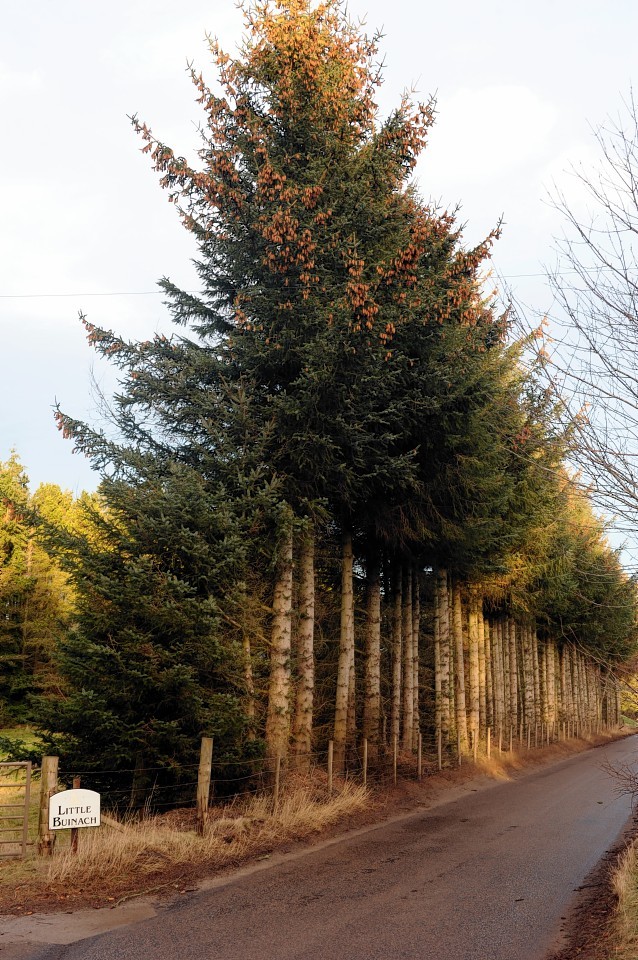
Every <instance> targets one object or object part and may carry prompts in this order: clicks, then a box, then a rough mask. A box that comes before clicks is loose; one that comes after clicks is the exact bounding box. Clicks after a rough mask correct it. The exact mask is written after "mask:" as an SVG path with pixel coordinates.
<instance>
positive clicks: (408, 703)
mask: <svg viewBox="0 0 638 960" xmlns="http://www.w3.org/2000/svg"><path fill="white" fill-rule="evenodd" d="M402 621H403V626H402V636H403V674H402V679H403V729H402V738H401V746H402V747H403V749H404V750H412V740H413V736H414V651H413V649H412V643H413V640H414V631H413V629H412V569H411V567H410V566H409V565H408V564H406V566H405V567H404V570H403V617H402Z"/></svg>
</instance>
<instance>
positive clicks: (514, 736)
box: [7, 719, 611, 854]
mask: <svg viewBox="0 0 638 960" xmlns="http://www.w3.org/2000/svg"><path fill="white" fill-rule="evenodd" d="M610 729H611V724H609V723H606V722H603V721H602V720H600V719H599V720H597V721H590V722H581V723H578V722H576V721H564V722H557V721H554V722H541V723H533V724H527V725H525V724H524V723H521V724H519V725H518V726H516V727H514V726H513V725H508V726H507V727H501V728H496V729H494V730H493V729H492V728H490V727H488V728H487V729H486V730H485V731H484V732H482V733H481V735H480V736H479V735H478V734H476V735H474V734H473V733H472V731H470V732H469V734H468V736H467V738H465V737H463V738H462V737H461V736H460V735H459V734H458V732H457V731H455V730H454V729H453V728H452V729H451V730H448V731H443V730H442V729H441V728H440V727H439V729H438V730H432V729H430V730H426V731H423V732H419V733H417V734H415V736H414V738H413V739H412V738H410V741H409V742H407V743H406V742H405V740H404V741H403V742H402V741H401V740H400V739H399V737H398V736H396V737H390V738H388V739H386V740H382V741H380V742H376V743H375V742H372V741H368V740H366V739H363V740H361V741H359V742H358V743H357V744H356V745H351V746H348V747H346V748H345V749H344V747H343V745H339V747H340V749H339V750H338V751H335V744H334V743H333V742H332V741H329V742H328V743H327V745H325V747H324V748H323V749H321V750H317V751H312V752H308V753H298V752H297V753H290V754H287V755H285V756H284V755H276V756H274V757H273V756H269V757H249V758H237V759H232V758H228V757H223V756H222V757H220V758H219V759H216V758H215V756H214V748H213V747H214V745H213V741H212V739H210V738H203V739H202V741H201V745H200V759H199V762H198V763H189V764H184V765H174V766H172V767H170V768H167V766H165V765H154V766H148V767H144V766H142V765H141V764H137V765H136V766H134V767H127V768H119V769H110V770H95V769H86V770H79V769H71V768H68V769H65V768H59V767H58V759H57V758H56V757H45V758H43V761H42V766H41V768H40V769H39V770H38V769H36V770H35V771H34V774H35V776H36V778H37V777H38V776H39V778H40V780H41V786H40V798H39V801H38V803H39V816H38V841H37V845H38V850H39V852H40V853H43V854H46V853H51V852H52V850H53V846H54V841H55V838H54V837H53V836H52V832H51V830H50V829H49V819H48V807H49V802H50V798H51V797H52V796H55V795H56V794H57V793H59V792H60V791H64V790H66V789H68V788H70V787H71V786H73V787H75V788H78V787H80V786H81V787H82V788H86V787H89V788H92V787H93V786H95V785H96V781H99V780H100V778H102V780H103V781H104V782H105V784H106V785H105V788H104V789H102V790H99V791H98V792H99V795H100V804H101V810H102V811H103V812H104V813H105V816H104V817H103V822H107V823H109V824H110V825H112V826H118V823H119V822H121V820H122V819H124V820H125V821H127V820H130V819H135V818H140V817H145V816H149V815H164V814H166V813H167V812H169V811H172V810H179V811H182V812H183V813H185V814H186V815H187V816H190V817H192V816H193V813H194V815H195V823H196V829H197V832H198V833H201V834H203V833H204V829H205V825H206V823H207V821H208V820H209V818H210V817H211V816H215V815H216V811H215V809H214V808H215V806H216V805H220V808H221V806H223V805H226V806H227V805H228V804H229V803H230V804H231V805H232V804H236V803H241V801H242V799H244V798H246V799H248V798H250V797H254V796H262V797H265V798H266V799H267V800H268V801H269V802H270V803H271V810H272V813H273V814H275V813H276V811H277V808H278V804H279V800H280V796H281V794H282V791H283V790H284V789H285V788H286V786H287V784H288V782H290V783H291V784H292V783H295V782H297V783H298V782H299V781H300V778H305V782H308V783H310V784H312V787H313V791H314V793H315V795H316V796H317V799H320V800H321V799H326V800H328V799H330V797H331V796H333V795H334V794H336V793H337V792H339V791H340V790H341V789H342V788H343V785H344V784H346V783H359V784H362V785H364V786H365V787H372V788H383V789H388V788H390V789H391V788H392V787H398V786H400V785H401V783H402V782H407V781H418V780H422V779H424V778H426V777H429V776H432V775H433V774H435V773H437V772H438V771H440V770H443V769H444V768H447V769H451V768H454V767H458V766H462V765H464V764H477V763H483V762H485V761H486V760H488V761H489V760H490V759H492V758H497V759H498V758H502V757H507V756H508V755H513V754H520V753H521V752H527V751H531V750H535V749H540V748H543V747H547V746H549V745H550V744H552V743H556V742H562V741H567V740H571V739H573V738H578V737H581V738H582V737H590V736H593V735H597V734H602V733H605V732H607V731H609V730H610ZM336 755H337V757H338V759H337V758H336ZM167 771H168V772H169V773H170V775H171V777H173V778H175V779H174V780H173V781H172V782H167V781H166V779H165V778H166V775H167ZM11 773H12V775H13V776H15V773H14V772H11ZM7 775H9V771H8V770H7ZM32 843H35V841H32Z"/></svg>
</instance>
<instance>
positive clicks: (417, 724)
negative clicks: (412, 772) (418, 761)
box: [412, 566, 421, 749]
mask: <svg viewBox="0 0 638 960" xmlns="http://www.w3.org/2000/svg"><path fill="white" fill-rule="evenodd" d="M420 642H421V578H420V576H419V571H418V569H417V567H416V566H413V568H412V656H413V660H412V675H413V696H414V711H413V713H414V727H413V737H412V747H413V749H416V747H417V743H418V737H419V731H420V729H421V716H420V708H419V690H420V689H421V681H420V673H421V671H420V654H419V645H420Z"/></svg>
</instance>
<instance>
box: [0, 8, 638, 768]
mask: <svg viewBox="0 0 638 960" xmlns="http://www.w3.org/2000/svg"><path fill="white" fill-rule="evenodd" d="M245 20H246V33H245V36H244V39H243V43H242V46H241V48H240V52H239V53H238V55H237V56H236V57H232V56H229V55H228V54H226V53H225V52H223V51H222V50H221V49H219V48H218V46H217V44H216V43H215V42H214V41H211V45H210V46H211V55H212V58H213V61H214V64H215V68H216V74H215V76H214V77H213V81H214V85H213V86H208V85H207V82H206V80H205V79H204V77H203V75H201V74H200V73H198V72H197V71H196V70H195V68H193V69H192V71H191V75H192V80H193V83H194V85H195V89H196V92H197V98H198V100H199V103H200V104H201V108H202V111H203V122H202V125H201V128H200V136H201V143H200V146H199V151H198V156H199V162H198V164H197V165H196V166H194V165H191V164H190V163H189V162H188V161H187V160H186V159H185V158H184V157H183V156H181V155H179V154H177V153H175V152H174V151H173V150H172V149H171V148H170V147H169V146H167V145H165V144H164V143H162V142H161V141H160V140H159V139H157V138H156V136H155V135H154V133H153V132H152V131H151V129H150V128H149V127H148V126H147V124H146V123H144V122H142V121H141V120H139V119H138V118H136V117H135V118H133V125H134V127H135V130H136V131H137V133H138V134H139V136H140V138H141V141H142V145H143V150H144V151H145V152H146V153H148V154H149V155H150V159H151V162H152V166H153V168H154V169H155V171H156V172H157V173H158V174H159V179H160V184H161V186H162V187H163V188H164V189H165V190H166V192H167V195H168V199H169V200H170V201H171V202H172V203H173V204H174V205H175V207H176V209H177V211H178V213H179V216H180V217H181V219H182V222H183V224H184V226H185V227H186V229H188V230H189V231H191V232H192V233H193V234H194V236H195V238H196V242H197V249H198V259H197V264H196V265H197V271H198V275H199V279H200V285H201V293H200V294H198V295H195V294H193V293H189V292H186V291H183V290H180V289H179V288H178V287H176V286H175V285H174V284H173V283H171V281H170V280H169V279H166V278H165V279H164V280H162V281H161V286H162V288H163V290H164V293H165V296H166V303H167V307H168V309H169V311H170V313H171V316H172V319H173V320H174V323H175V333H174V335H173V336H172V337H170V338H167V337H164V336H157V337H155V338H154V339H153V340H151V341H148V342H144V343H137V342H129V341H128V340H126V339H125V338H123V337H121V336H119V335H118V334H117V333H115V332H113V331H109V330H105V329H100V328H97V327H96V326H94V325H93V324H92V323H91V322H90V320H89V318H87V317H84V318H83V322H84V325H85V327H86V331H87V334H88V338H89V341H90V342H91V343H92V344H93V346H94V347H95V349H96V351H97V352H98V353H99V354H100V355H102V356H104V357H106V358H108V360H109V361H110V362H111V363H113V364H115V365H116V367H117V368H118V370H119V391H118V393H117V395H116V397H115V398H114V403H113V410H114V413H113V423H112V425H111V426H112V429H111V430H110V431H109V433H108V434H107V433H105V432H102V431H99V430H96V429H93V428H92V427H91V426H90V425H89V424H85V423H82V422H79V421H78V420H76V419H75V418H73V416H72V415H70V414H69V413H66V412H63V411H61V410H58V411H57V413H56V417H57V420H58V424H59V426H60V429H61V431H62V432H63V434H64V435H65V436H66V437H69V438H71V439H72V441H73V443H74V444H75V447H76V448H77V449H78V450H79V451H81V452H82V453H83V454H85V455H86V456H87V457H88V458H90V460H91V461H92V463H93V464H94V466H95V468H96V469H97V470H98V471H99V473H100V476H101V483H100V486H99V489H98V491H97V493H96V494H95V495H91V496H84V497H82V498H80V499H79V500H75V501H74V500H73V498H71V496H70V495H68V494H65V493H64V492H62V491H60V490H58V489H57V488H55V487H52V486H45V487H41V488H40V489H38V490H37V491H35V492H34V493H33V494H31V493H30V492H29V489H28V484H27V481H26V477H25V474H24V471H23V470H22V468H21V466H20V464H19V462H18V460H17V458H16V457H15V456H12V458H11V459H10V460H9V461H8V462H6V463H4V464H1V465H0V498H1V503H2V509H3V518H2V523H1V525H0V607H1V609H2V611H3V617H2V622H1V625H0V658H1V659H2V664H3V670H2V679H1V681H0V682H1V686H0V696H1V698H2V700H1V703H0V710H1V711H2V713H3V718H4V719H5V721H9V720H26V719H28V720H31V721H34V722H35V723H36V724H37V725H38V727H39V729H40V730H41V735H42V737H43V744H44V746H45V748H46V749H47V750H50V751H52V752H55V753H56V754H59V755H60V756H61V757H62V758H63V762H64V763H65V764H66V765H67V768H68V767H69V765H75V766H76V767H78V768H81V769H82V770H84V771H90V770H94V771H96V772H98V771H99V770H106V769H108V770H118V769H127V770H128V769H130V768H131V767H132V766H134V765H136V764H137V765H138V766H140V765H143V766H147V767H150V766H152V767H155V768H158V769H161V770H162V771H164V772H165V776H166V777H167V778H169V779H170V778H171V777H173V778H179V769H180V765H183V764H188V763H191V762H193V760H194V758H196V755H197V750H198V746H199V738H200V737H201V736H202V735H208V736H213V737H214V738H215V744H216V746H215V751H216V757H218V758H219V757H227V758H233V759H236V760H242V759H248V758H258V757H263V759H264V763H265V764H266V765H269V764H272V763H273V761H274V760H275V758H277V757H279V758H281V759H283V760H284V762H287V763H288V764H289V765H290V766H294V767H295V768H297V769H301V770H307V769H308V768H309V766H310V764H311V762H312V760H313V757H314V756H315V755H316V752H317V751H318V750H322V749H324V748H325V746H326V744H327V742H328V741H329V740H331V741H332V742H333V743H334V760H335V767H336V770H337V771H343V770H344V769H346V768H347V767H348V766H349V765H350V764H351V763H352V762H353V758H355V757H356V755H357V750H358V749H359V746H360V744H361V742H362V740H363V739H364V738H365V740H366V741H367V744H368V749H369V751H370V756H371V758H372V759H373V760H374V758H376V757H378V756H379V753H380V752H382V751H383V750H385V749H386V748H387V747H388V745H392V744H394V743H395V742H397V741H398V742H399V743H400V745H401V749H402V750H404V751H406V752H410V751H413V750H414V749H415V748H416V745H417V740H418V737H419V734H421V735H422V736H426V737H427V738H429V740H430V742H431V743H434V742H436V741H437V740H438V741H440V743H441V744H442V749H443V751H444V753H445V754H446V755H450V756H456V754H457V753H459V752H460V753H464V752H468V751H470V750H473V749H475V748H476V744H477V743H479V742H482V741H484V739H485V737H486V735H487V731H488V728H489V730H490V731H491V733H492V735H493V736H499V737H505V738H507V737H509V736H510V735H511V731H512V730H514V731H516V732H517V733H518V734H519V735H522V732H523V731H525V732H527V731H529V730H530V729H531V730H534V729H535V728H537V727H538V726H539V725H543V724H544V725H545V726H547V725H555V724H558V723H568V722H569V723H577V724H583V725H596V724H599V723H601V722H604V723H610V724H615V723H617V722H618V720H619V710H620V707H619V687H618V682H617V675H618V671H619V669H621V668H622V667H623V665H625V664H626V663H627V662H628V661H629V660H630V659H631V657H632V656H633V655H634V653H635V651H636V642H637V634H636V589H635V583H634V582H633V580H632V579H631V578H629V577H628V576H627V574H626V573H625V572H624V571H623V568H622V565H621V562H620V559H619V556H618V553H617V552H616V551H614V550H613V549H612V548H611V547H610V545H609V543H608V541H607V539H606V533H605V526H604V523H603V522H602V521H601V520H600V519H599V518H598V517H597V516H596V514H595V512H594V510H593V508H592V506H591V504H590V502H589V501H588V498H587V495H586V492H584V491H583V490H582V489H581V488H580V485H579V478H578V476H577V475H575V474H574V472H573V471H571V470H570V468H569V454H570V443H571V440H572V434H571V432H570V430H569V427H568V428H567V429H565V427H564V417H562V416H561V417H558V416H556V411H555V409H554V407H553V403H554V400H553V399H552V398H551V397H550V395H549V393H548V392H547V391H546V390H544V389H543V388H542V387H541V386H540V380H539V379H538V378H537V377H536V371H535V369H534V365H533V363H531V362H530V361H529V356H530V355H531V354H530V351H528V349H527V347H528V346H529V344H528V343H526V342H525V341H517V340H516V339H515V338H514V336H513V333H512V330H511V328H510V324H509V321H508V315H507V313H503V312H502V311H499V309H498V308H497V306H496V299H495V293H494V292H493V289H492V286H491V284H490V281H489V279H488V278H489V261H490V252H491V249H492V246H493V244H494V243H495V242H496V241H497V240H498V237H499V227H498V225H497V226H496V227H495V229H494V231H493V232H492V233H491V234H490V235H489V236H488V237H486V239H485V241H484V242H483V243H481V244H479V245H478V246H477V247H474V248H468V247H467V246H466V245H465V244H464V241H463V236H462V230H461V227H460V225H459V224H458V222H457V220H456V217H455V214H454V213H450V212H448V211H445V210H441V209H439V208H438V207H437V206H435V205H432V204H430V203H427V202H425V201H424V200H423V199H422V197H421V196H420V194H419V192H418V191H417V189H416V188H415V186H414V185H413V184H412V182H411V174H412V171H413V169H414V166H415V163H416V161H417V158H418V157H419V155H420V154H421V152H422V151H423V150H424V149H425V146H426V141H427V137H428V132H429V130H430V127H431V124H432V122H433V117H434V104H433V103H431V102H430V103H426V104H420V103H413V102H411V100H410V99H409V98H408V97H405V98H404V99H403V100H402V101H401V102H400V103H399V105H398V106H397V107H396V109H395V110H394V111H393V112H392V113H391V115H390V116H389V117H387V118H385V119H384V118H381V117H380V116H379V110H378V107H377V105H376V101H375V97H376V94H377V91H378V88H379V85H380V83H381V79H382V78H381V74H380V71H379V68H378V66H377V63H376V56H377V44H376V40H375V39H374V38H368V37H367V36H365V35H364V33H363V32H362V29H361V28H359V27H358V26H356V25H353V24H352V23H351V22H350V21H349V20H348V18H347V15H346V12H345V7H344V5H343V4H341V3H340V2H337V0H328V2H326V3H321V4H310V3H308V2H307V0H274V2H264V3H256V4H254V5H250V6H247V7H246V8H245ZM559 423H562V424H563V426H561V427H560V428H559V427H558V424H559Z"/></svg>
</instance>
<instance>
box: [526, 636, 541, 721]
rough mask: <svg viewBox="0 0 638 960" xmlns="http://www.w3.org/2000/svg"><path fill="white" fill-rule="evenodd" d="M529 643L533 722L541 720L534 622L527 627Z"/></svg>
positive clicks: (538, 667)
mask: <svg viewBox="0 0 638 960" xmlns="http://www.w3.org/2000/svg"><path fill="white" fill-rule="evenodd" d="M529 635H530V644H531V647H532V669H533V676H534V723H540V721H541V675H540V664H539V661H538V637H537V636H536V624H532V625H531V626H530V627H529Z"/></svg>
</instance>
